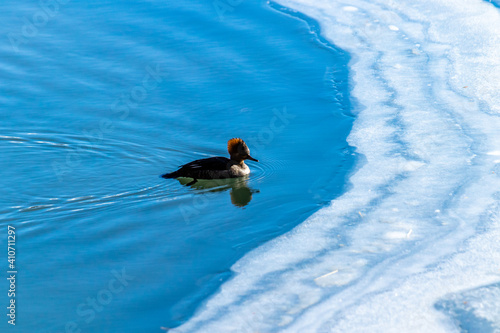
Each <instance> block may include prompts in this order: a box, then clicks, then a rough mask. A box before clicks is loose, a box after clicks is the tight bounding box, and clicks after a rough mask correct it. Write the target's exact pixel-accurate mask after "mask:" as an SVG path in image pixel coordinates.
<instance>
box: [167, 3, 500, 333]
mask: <svg viewBox="0 0 500 333" xmlns="http://www.w3.org/2000/svg"><path fill="white" fill-rule="evenodd" d="M279 2H280V4H282V5H285V6H287V7H289V8H292V9H294V10H297V11H300V12H302V13H305V14H306V15H308V16H310V17H312V18H313V19H315V20H317V21H318V22H319V23H320V24H321V29H322V34H323V36H325V37H326V38H327V39H329V40H330V41H331V42H332V43H334V44H336V45H338V46H339V47H341V48H342V49H344V50H346V51H348V52H349V53H350V54H351V56H352V59H351V62H350V64H349V66H350V72H351V80H352V82H351V88H352V90H351V94H352V97H353V98H354V99H355V100H356V103H355V105H356V109H355V110H354V111H355V112H356V116H357V118H356V121H355V123H354V128H353V131H352V132H351V134H350V135H349V138H348V142H349V144H350V145H352V146H354V147H356V150H357V152H358V153H359V154H362V155H363V156H364V158H365V159H364V161H363V162H360V165H359V166H358V169H357V171H356V173H355V174H354V175H353V176H352V177H351V178H350V182H351V184H352V187H351V189H350V190H349V191H347V192H346V193H345V194H343V195H342V196H341V197H339V198H337V199H335V200H333V201H332V203H331V205H330V206H329V207H327V208H324V209H322V210H320V211H319V212H317V213H316V214H314V215H313V216H312V217H310V218H309V219H308V220H307V221H305V222H304V223H303V224H301V225H299V226H298V227H297V228H295V229H294V230H293V231H291V232H289V233H288V234H285V235H283V236H281V237H279V238H277V239H275V240H273V241H271V242H269V243H267V244H265V245H264V246H261V247H260V248H258V249H256V250H254V251H252V252H251V253H249V254H248V255H246V256H245V257H244V258H243V259H241V260H240V261H239V262H237V263H236V264H235V265H234V266H233V268H232V269H233V271H234V272H235V277H234V278H233V279H231V280H230V281H228V282H226V283H225V284H223V285H222V287H221V289H220V290H219V291H218V292H217V293H216V294H215V295H214V296H213V297H211V298H210V299H209V300H208V301H207V302H206V304H204V305H202V306H201V308H200V309H199V310H198V312H197V313H196V314H195V316H194V317H193V318H192V319H191V320H190V321H188V322H187V323H185V324H184V325H182V326H180V327H179V328H177V329H176V330H174V331H175V332H219V333H222V332H238V333H239V332H278V331H279V332H300V333H302V332H457V331H459V327H458V326H457V325H458V324H457V322H456V321H454V319H453V318H452V316H449V315H447V314H446V313H445V312H444V311H440V310H439V309H438V308H437V307H436V304H438V303H439V302H441V301H443V300H447V299H455V298H458V299H462V298H463V297H469V296H467V295H476V296H477V297H476V296H470V297H474V302H476V303H474V304H475V307H474V309H476V310H474V314H475V316H477V317H479V318H483V319H485V320H487V321H489V322H491V323H492V327H496V328H498V329H500V323H499V320H500V318H499V316H498V313H500V304H499V303H500V302H499V301H498V300H492V298H491V297H490V298H489V299H487V300H484V302H485V306H481V302H482V298H481V297H480V295H481V292H484V290H488V289H487V288H486V287H485V286H488V285H495V284H497V283H499V282H500V218H499V213H500V200H499V199H500V178H499V172H500V166H499V164H498V163H499V159H498V156H500V89H499V88H500V11H499V9H498V8H495V7H494V6H493V5H492V4H490V3H489V2H487V1H479V0H397V1H396V0H394V1H393V0H385V1H382V0H369V1H363V0H335V1H334V0H279ZM485 288H486V289H485ZM476 290H477V292H476V294H474V293H475V291H476ZM457 295H458V296H457ZM460 297H462V298H460ZM478 304H479V305H478ZM477 309H481V310H480V311H479V310H477ZM471 311H472V310H471Z"/></svg>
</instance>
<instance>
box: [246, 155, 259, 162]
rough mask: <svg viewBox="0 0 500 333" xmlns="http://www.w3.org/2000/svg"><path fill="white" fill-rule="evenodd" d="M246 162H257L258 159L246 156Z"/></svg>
mask: <svg viewBox="0 0 500 333" xmlns="http://www.w3.org/2000/svg"><path fill="white" fill-rule="evenodd" d="M247 160H252V161H255V162H258V161H259V160H258V159H256V158H253V157H252V156H250V155H248V157H247Z"/></svg>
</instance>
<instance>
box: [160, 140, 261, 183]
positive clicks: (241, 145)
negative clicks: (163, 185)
mask: <svg viewBox="0 0 500 333" xmlns="http://www.w3.org/2000/svg"><path fill="white" fill-rule="evenodd" d="M227 151H228V152H229V156H230V158H227V157H210V158H204V159H201V160H196V161H193V162H190V163H188V164H184V165H183V166H181V167H180V169H179V170H177V171H174V172H171V173H166V174H164V175H162V177H163V178H179V177H187V178H193V180H192V181H191V182H189V183H187V184H186V185H193V184H195V183H196V182H197V181H198V179H225V178H237V177H242V176H246V175H248V174H249V173H250V168H248V166H247V165H246V164H245V160H252V161H255V162H258V160H256V159H255V158H253V157H252V156H250V149H248V146H247V145H246V143H245V141H243V140H242V139H239V138H234V139H231V140H229V141H228V142H227Z"/></svg>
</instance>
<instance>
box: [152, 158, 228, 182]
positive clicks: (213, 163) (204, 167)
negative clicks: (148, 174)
mask: <svg viewBox="0 0 500 333" xmlns="http://www.w3.org/2000/svg"><path fill="white" fill-rule="evenodd" d="M230 161H231V160H230V159H229V158H226V157H210V158H203V159H201V160H196V161H193V162H189V163H187V164H184V165H183V166H181V167H180V169H179V170H177V171H174V172H172V173H167V174H164V175H163V176H162V177H163V178H177V177H191V178H195V179H198V178H200V179H214V178H218V177H217V176H216V175H217V174H218V173H217V172H216V171H221V170H228V169H229V168H230V166H231V162H230ZM214 171H215V172H214Z"/></svg>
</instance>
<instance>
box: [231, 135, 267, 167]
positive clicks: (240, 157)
mask: <svg viewBox="0 0 500 333" xmlns="http://www.w3.org/2000/svg"><path fill="white" fill-rule="evenodd" d="M227 151H228V152H229V155H230V156H231V159H232V160H233V161H236V162H238V163H239V162H242V161H244V160H252V161H255V162H258V161H259V160H258V159H255V158H253V157H252V156H250V149H248V146H247V144H246V143H245V141H243V140H242V139H240V138H234V139H231V140H229V141H228V142H227Z"/></svg>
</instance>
